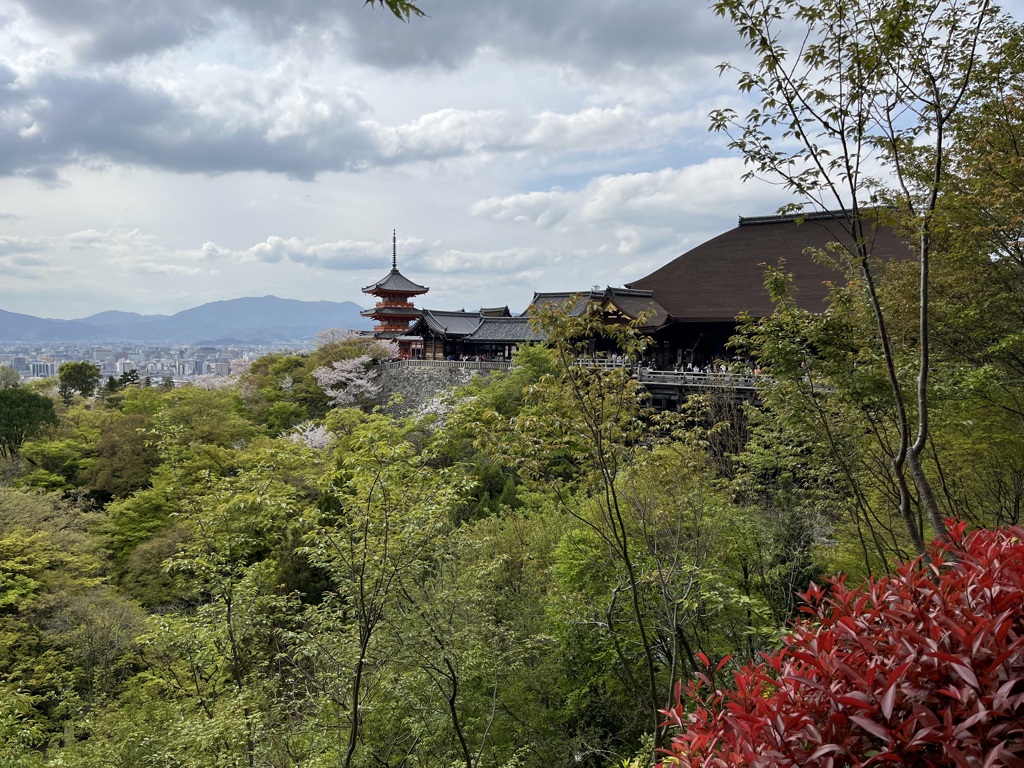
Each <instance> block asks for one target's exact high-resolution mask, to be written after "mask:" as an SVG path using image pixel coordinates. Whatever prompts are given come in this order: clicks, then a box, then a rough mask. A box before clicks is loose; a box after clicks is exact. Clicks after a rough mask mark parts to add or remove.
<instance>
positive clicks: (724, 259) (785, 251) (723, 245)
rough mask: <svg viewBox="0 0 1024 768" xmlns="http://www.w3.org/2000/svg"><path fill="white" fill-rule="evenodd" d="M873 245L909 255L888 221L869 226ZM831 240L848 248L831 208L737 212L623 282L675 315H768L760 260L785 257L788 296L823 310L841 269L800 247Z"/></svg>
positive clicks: (882, 253) (885, 255) (878, 252)
mask: <svg viewBox="0 0 1024 768" xmlns="http://www.w3.org/2000/svg"><path fill="white" fill-rule="evenodd" d="M870 237H871V240H872V251H873V253H874V256H875V257H876V258H878V259H880V260H881V261H883V262H884V261H890V260H892V259H906V258H910V257H912V256H913V254H912V252H911V250H910V247H909V245H908V244H907V242H906V241H904V240H902V239H901V238H899V237H898V236H897V235H896V233H895V232H893V231H892V230H891V229H889V228H888V227H878V228H877V229H874V230H872V232H871V235H870ZM831 242H840V243H844V244H847V245H849V246H851V247H852V245H853V241H852V239H851V238H850V237H849V236H847V235H846V234H845V233H844V232H843V231H842V229H841V228H840V226H839V222H838V221H837V219H836V217H835V215H834V214H830V213H818V214H807V215H806V216H805V217H804V220H803V221H802V222H801V223H799V224H798V223H797V217H796V216H764V217H757V218H749V219H744V218H740V222H739V226H738V227H736V228H735V229H731V230H729V231H728V232H726V233H724V234H722V235H719V236H718V237H716V238H714V239H712V240H709V241H707V242H706V243H704V244H702V245H698V246H697V247H696V248H693V249H692V250H690V251H687V252H686V253H684V254H683V255H682V256H679V257H678V258H676V259H674V260H673V261H670V262H669V263H668V264H666V265H665V266H664V267H661V268H660V269H658V270H656V271H654V272H652V273H651V274H649V275H647V276H646V277H643V278H641V279H639V280H636V281H634V282H632V283H629V284H628V287H629V288H642V289H647V290H651V291H653V292H654V298H655V300H656V301H657V303H658V304H660V305H661V306H662V307H664V308H665V309H666V310H667V311H668V313H669V314H670V315H671V316H672V318H673V319H674V320H677V321H678V320H683V321H686V320H691V321H694V320H696V321H707V322H712V321H732V320H734V319H735V318H736V316H737V315H738V314H740V313H741V312H746V313H748V314H750V315H753V316H755V317H761V316H767V315H770V314H771V313H772V311H773V306H772V302H771V300H770V299H769V297H768V292H767V290H766V289H765V287H764V274H765V266H766V265H768V266H774V265H776V264H777V263H778V261H779V259H780V258H781V259H785V270H786V271H787V272H791V273H792V274H793V276H794V279H793V298H794V299H795V300H796V302H797V303H798V304H799V305H800V306H801V307H803V308H805V309H808V310H811V311H813V312H820V311H821V310H823V309H824V308H825V307H824V301H825V298H826V297H827V295H828V288H827V286H826V283H828V282H830V281H831V282H836V281H838V280H842V275H841V274H839V273H838V272H836V270H834V269H833V268H832V267H830V266H828V265H827V264H821V263H819V262H817V261H815V260H814V258H813V257H812V256H810V255H808V254H806V253H804V251H805V250H806V249H807V248H820V249H824V248H825V247H826V246H827V245H828V244H829V243H831Z"/></svg>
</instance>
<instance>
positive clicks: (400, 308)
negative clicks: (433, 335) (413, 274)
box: [361, 232, 430, 357]
mask: <svg viewBox="0 0 1024 768" xmlns="http://www.w3.org/2000/svg"><path fill="white" fill-rule="evenodd" d="M429 290H430V289H429V288H427V287H425V286H422V285H418V284H416V283H414V282H413V281H412V280H410V279H409V278H407V277H406V276H405V275H403V274H402V273H401V272H399V271H398V241H397V235H396V233H394V232H392V234H391V271H390V272H388V274H387V275H385V276H384V277H383V278H381V279H380V280H378V281H377V282H376V283H373V284H372V285H368V286H366V287H365V288H363V293H367V294H370V295H371V296H375V297H376V298H377V303H376V305H375V306H374V307H373V309H366V310H363V312H362V313H361V314H362V315H363V317H370V318H373V320H374V321H375V322H376V323H377V324H376V325H375V326H374V327H373V335H374V336H375V337H376V338H378V339H394V340H396V341H397V342H398V345H399V351H400V354H401V356H402V357H410V356H412V352H413V346H414V344H413V341H414V340H413V339H411V338H409V337H406V332H407V331H408V330H409V325H410V324H411V323H413V322H415V321H416V320H418V319H419V318H420V315H422V314H423V313H422V310H420V309H417V308H416V307H415V306H413V304H412V302H411V301H410V300H409V299H411V298H412V297H413V296H419V295H420V294H424V293H426V292H427V291H429ZM415 341H419V339H416V340H415Z"/></svg>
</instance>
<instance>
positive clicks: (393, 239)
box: [391, 229, 398, 270]
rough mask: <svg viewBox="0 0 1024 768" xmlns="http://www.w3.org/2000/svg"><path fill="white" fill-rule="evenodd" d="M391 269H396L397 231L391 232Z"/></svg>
mask: <svg viewBox="0 0 1024 768" xmlns="http://www.w3.org/2000/svg"><path fill="white" fill-rule="evenodd" d="M391 268H392V269H395V270H397V269H398V230H397V229H392V230H391Z"/></svg>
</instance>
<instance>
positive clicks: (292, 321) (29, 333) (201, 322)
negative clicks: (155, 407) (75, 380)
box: [0, 296, 372, 344]
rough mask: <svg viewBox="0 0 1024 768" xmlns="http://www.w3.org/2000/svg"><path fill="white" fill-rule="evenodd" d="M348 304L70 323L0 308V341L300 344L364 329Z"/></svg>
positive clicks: (249, 303) (221, 307)
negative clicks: (322, 334)
mask: <svg viewBox="0 0 1024 768" xmlns="http://www.w3.org/2000/svg"><path fill="white" fill-rule="evenodd" d="M360 312H362V307H360V306H359V305H358V304H355V303H354V302H351V301H341V302H336V301H299V300H297V299H281V298H278V297H277V296H261V297H254V296H250V297H246V298H242V299H228V300H225V301H214V302H211V303H209V304H203V305H201V306H198V307H193V308H192V309H185V310H182V311H181V312H178V313H176V314H174V315H140V314H138V313H135V312H120V311H117V310H109V311H106V312H99V313H97V314H95V315H90V316H89V317H82V318H78V319H75V320H49V319H46V318H41V317H33V316H32V315H23V314H19V313H16V312H6V311H4V310H2V309H0V343H17V342H73V341H90V342H99V341H142V342H167V343H172V344H195V343H201V342H211V343H212V342H218V341H222V342H231V343H250V344H260V343H272V342H283V341H304V340H308V339H311V338H313V336H315V335H316V334H317V333H318V332H319V331H322V330H324V329H325V328H349V329H353V330H369V329H370V328H371V327H372V321H370V320H368V319H367V318H365V317H362V316H361V315H360Z"/></svg>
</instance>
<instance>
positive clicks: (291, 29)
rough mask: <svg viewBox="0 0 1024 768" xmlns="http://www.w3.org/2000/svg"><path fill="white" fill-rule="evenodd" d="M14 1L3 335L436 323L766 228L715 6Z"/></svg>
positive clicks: (1, 185) (5, 34)
mask: <svg viewBox="0 0 1024 768" xmlns="http://www.w3.org/2000/svg"><path fill="white" fill-rule="evenodd" d="M421 7H422V8H423V9H424V10H425V11H426V12H427V14H428V17H426V18H420V19H414V20H413V21H412V22H410V23H408V24H404V23H401V22H399V21H397V20H396V19H395V18H394V17H393V16H391V15H390V14H389V13H388V12H387V11H384V10H380V9H374V8H370V7H368V6H364V5H363V4H362V0H0V41H2V45H0V83H2V86H3V87H2V90H0V309H4V310H8V311H12V312H24V313H28V314H33V315H38V316H42V317H53V318H74V317H83V316H86V315H89V314H92V313H95V312H99V311H103V310H107V309H119V310H126V311H135V312H143V313H148V314H155V313H160V314H170V313H173V312H177V311H180V310H182V309H186V308H189V307H192V306H197V305H199V304H203V303H206V302H209V301H216V300H220V299H229V298H237V297H241V296H263V295H267V294H273V295H276V296H281V297H285V298H294V299H304V300H331V301H355V302H357V303H359V304H360V305H361V306H369V305H370V304H372V299H370V298H369V297H367V296H365V295H363V294H361V293H360V290H359V289H360V287H361V286H364V285H367V284H369V283H372V282H374V281H376V280H377V279H378V278H380V277H383V276H384V275H385V274H386V273H387V271H388V269H389V268H390V257H391V232H392V230H393V229H397V231H398V260H399V267H400V268H401V270H402V272H403V273H404V274H405V275H406V276H407V277H409V278H410V279H412V280H415V281H416V282H419V283H422V284H424V285H427V286H429V287H430V292H429V293H428V294H427V295H426V296H424V297H421V298H420V299H419V300H418V303H419V305H420V306H427V307H430V308H435V309H458V308H461V307H465V308H467V309H475V308H477V307H479V306H496V305H503V304H508V305H509V306H511V307H512V308H513V309H514V310H518V309H522V308H523V307H525V305H526V304H527V302H528V301H529V299H530V297H531V296H532V294H533V292H534V291H535V290H573V289H581V288H583V289H585V288H589V287H591V286H593V285H602V286H603V285H608V284H610V285H622V284H623V283H625V282H628V281H631V280H635V279H637V278H640V277H642V276H644V275H646V274H647V273H649V272H650V271H652V270H653V269H655V268H657V267H658V266H661V265H662V264H664V263H665V262H667V261H669V260H670V259H672V258H674V257H675V256H677V255H678V254H680V253H682V252H683V251H685V250H687V249H688V248H690V247H692V246H694V245H697V244H699V243H700V242H703V241H704V240H706V239H708V238H709V237H712V236H714V235H715V234H718V233H720V232H722V231H724V230H726V229H729V228H731V227H733V226H735V223H736V219H737V216H740V215H744V216H747V215H761V214H767V213H772V212H773V211H774V210H775V209H776V208H777V207H778V206H779V205H780V204H782V203H783V202H786V199H785V198H783V197H781V196H780V193H779V191H778V190H777V189H775V188H773V187H771V186H768V185H764V184H757V183H749V184H742V183H741V182H740V176H741V174H742V172H743V168H742V164H741V161H740V160H739V159H738V158H737V157H736V156H734V155H732V154H730V153H729V152H728V151H727V150H726V148H725V140H724V138H723V137H721V136H716V135H712V134H709V133H708V132H707V124H708V118H707V115H708V112H709V111H710V110H711V109H713V108H715V107H716V106H724V105H726V104H732V105H735V104H736V103H737V97H736V94H735V84H734V78H732V77H728V76H727V77H724V78H719V77H718V75H717V72H716V69H715V67H716V65H717V64H719V63H720V62H722V61H723V60H738V59H739V57H740V56H741V55H742V51H739V50H738V44H737V40H736V38H735V34H734V32H733V31H732V29H731V28H730V27H729V25H728V24H727V23H726V22H724V21H723V20H721V19H719V18H717V17H715V16H714V14H713V13H712V12H711V11H710V10H709V8H708V7H707V6H706V5H705V3H704V2H703V0H557V1H555V0H422V3H421Z"/></svg>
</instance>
